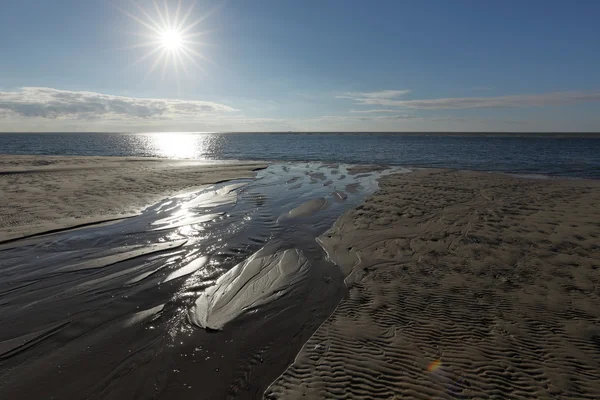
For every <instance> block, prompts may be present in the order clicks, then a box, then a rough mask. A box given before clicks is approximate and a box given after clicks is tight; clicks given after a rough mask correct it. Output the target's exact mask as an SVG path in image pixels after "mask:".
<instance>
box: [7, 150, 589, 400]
mask: <svg viewBox="0 0 600 400" xmlns="http://www.w3.org/2000/svg"><path fill="white" fill-rule="evenodd" d="M11 157H12V156H11ZM24 159H25V158H24ZM7 160H8V161H7ZM56 160H58V161H56V162H54V163H53V164H49V165H47V166H45V167H44V168H54V169H56V170H57V171H53V172H48V171H41V172H39V171H31V170H32V169H35V170H37V169H39V168H42V167H40V166H36V165H35V163H37V162H47V161H48V160H44V158H39V160H38V159H37V158H36V157H30V160H28V161H27V162H28V163H29V164H32V163H33V165H29V166H28V167H24V166H23V165H22V164H23V163H24V161H22V160H18V157H17V159H16V161H14V162H12V164H11V161H10V160H9V158H6V159H5V160H3V161H2V162H3V163H4V164H3V165H4V167H3V168H4V170H7V171H17V172H10V173H6V174H3V175H0V179H6V178H7V177H9V178H10V177H12V178H15V179H14V180H13V181H12V185H13V186H14V187H11V188H10V189H9V190H11V192H10V193H11V194H10V195H11V196H13V197H12V198H13V199H15V198H16V199H18V196H19V194H20V193H21V194H24V195H27V196H30V197H28V199H29V200H30V201H31V202H33V203H34V204H36V206H35V207H32V208H31V210H32V211H31V212H32V213H33V214H32V215H33V217H35V216H36V215H38V214H36V212H37V213H40V214H39V215H41V216H42V217H43V216H44V215H46V218H47V219H46V220H43V223H41V224H36V223H33V224H32V223H30V222H29V220H27V219H20V220H18V219H17V223H13V224H8V225H7V224H5V222H3V221H6V220H5V219H4V220H2V221H0V229H1V230H2V233H3V234H5V233H6V231H7V230H9V231H10V232H9V233H10V234H11V235H13V236H12V237H14V235H16V234H17V232H27V229H30V230H31V229H33V230H34V231H35V229H39V226H47V225H44V224H46V223H47V221H51V222H52V221H53V222H52V223H53V224H57V222H56V221H63V220H62V219H60V218H58V217H57V216H56V215H54V216H52V215H49V213H51V212H52V208H53V207H55V203H57V202H54V201H53V202H51V201H49V199H50V197H39V196H38V197H36V196H35V195H32V194H31V191H32V190H33V189H35V188H36V187H37V185H41V184H43V182H44V181H47V182H54V183H55V185H56V186H57V187H56V188H54V189H52V188H49V190H54V192H51V193H54V194H55V195H56V196H62V197H59V199H60V200H61V201H64V202H66V203H67V204H70V205H71V209H72V210H73V209H77V207H85V206H86V204H85V203H82V202H77V197H78V196H79V195H80V192H79V191H77V190H75V189H73V186H75V185H73V184H72V180H73V179H76V176H81V175H82V174H83V175H85V176H86V177H87V178H86V179H92V178H93V177H94V174H92V172H89V173H88V172H85V170H86V168H80V167H81V165H78V164H82V165H88V164H86V163H88V162H90V160H89V159H85V158H80V160H77V158H70V160H66V158H64V159H62V160H60V159H58V158H57V159H56ZM50 161H53V160H50ZM94 162H103V163H106V176H108V177H106V176H105V172H104V171H105V170H104V169H103V170H102V171H103V172H102V174H99V173H98V171H96V174H95V175H96V178H97V179H99V180H100V182H101V183H93V184H92V185H97V186H92V188H90V187H89V186H88V185H86V182H87V181H84V182H81V181H80V182H81V183H80V184H81V185H83V186H85V187H86V188H87V190H88V191H91V190H92V189H93V190H95V192H94V193H89V194H88V196H90V197H89V198H88V200H89V201H90V202H91V204H93V205H97V206H96V208H91V209H93V210H107V209H108V210H112V209H111V208H110V207H108V206H107V204H109V203H103V201H105V202H106V201H108V202H110V199H108V200H103V197H106V196H104V195H103V193H104V192H103V190H105V188H106V187H107V186H110V185H111V184H112V183H111V182H114V185H113V186H111V188H110V190H112V191H113V193H120V196H122V197H121V199H122V200H123V201H124V203H123V204H127V207H130V208H128V209H130V210H134V209H135V207H143V206H146V205H148V203H146V204H143V205H142V202H143V201H149V202H150V203H151V202H152V201H154V200H152V199H161V198H165V197H167V196H168V195H170V194H173V193H175V192H178V191H180V190H182V186H185V185H190V184H192V185H194V184H201V183H207V182H208V181H209V179H210V178H209V177H212V179H213V180H215V181H221V180H225V179H228V177H229V178H231V177H234V176H235V177H238V176H241V177H250V176H252V175H253V173H252V171H251V170H252V169H254V168H255V165H254V164H252V165H244V166H233V165H229V166H223V165H216V166H211V167H210V168H214V169H213V170H210V171H208V172H207V170H206V169H204V168H209V167H198V166H197V165H190V163H189V162H172V161H164V160H163V161H153V160H144V161H135V162H133V161H129V160H124V159H100V160H96V161H94ZM137 163H140V164H137ZM154 163H156V166H155V164H154ZM13 164H14V165H13ZM55 164H58V165H55ZM123 164H124V165H125V166H123ZM131 164H135V166H132V165H131ZM138 165H139V166H138ZM166 165H169V167H168V168H165V166H166ZM27 168H29V170H27ZM132 168H133V169H132ZM23 169H25V172H22V170H23ZM379 169H380V168H373V167H367V166H359V167H355V168H347V167H345V166H338V165H324V164H314V163H313V164H306V165H303V164H298V163H296V164H293V163H289V164H281V165H278V164H275V165H272V166H269V168H268V169H266V170H262V171H259V172H258V174H257V177H256V179H254V180H252V179H241V180H236V181H234V182H227V183H222V184H218V185H214V186H212V187H208V188H206V189H204V190H202V191H200V192H196V193H190V194H189V195H184V196H179V197H171V198H168V199H166V200H163V201H162V202H159V203H157V204H155V205H154V206H152V207H150V208H148V209H146V210H145V211H144V212H142V213H141V214H139V215H138V216H136V217H133V218H130V219H127V220H121V221H119V222H117V223H114V224H111V225H107V226H94V227H91V228H86V229H82V230H78V231H65V232H63V233H60V234H54V235H48V236H42V237H34V238H31V239H25V240H20V241H14V242H11V243H7V244H4V245H1V246H0V255H1V256H3V258H2V260H3V261H4V263H3V264H4V265H3V269H2V271H1V274H0V305H1V306H2V307H0V322H1V323H2V324H3V325H4V326H6V327H10V329H4V330H2V332H1V333H0V397H1V398H4V397H6V398H14V399H20V398H40V397H50V396H53V397H54V398H57V399H61V398H77V396H80V397H81V398H97V399H102V398H116V399H121V398H123V399H131V398H140V399H146V398H165V399H171V398H201V399H216V398H261V397H263V396H264V397H267V398H285V399H287V398H381V399H389V398H420V399H429V398H443V399H451V398H494V397H495V398H590V399H591V398H598V397H599V396H600V384H599V383H598V380H597V378H596V377H597V376H598V375H600V362H599V361H598V360H600V324H599V322H598V321H600V276H599V275H598V270H597V268H598V266H600V245H599V243H600V209H599V208H598V204H600V182H598V181H586V180H538V179H522V178H515V177H510V176H507V175H500V174H486V173H475V172H460V171H444V170H424V171H417V172H410V173H404V174H394V175H387V176H384V177H381V178H380V179H379V182H380V184H379V186H380V189H379V190H378V191H377V192H376V194H375V195H373V196H371V197H369V198H368V199H367V200H366V201H365V202H364V203H362V201H363V199H364V196H365V195H366V194H368V193H370V191H372V190H375V187H376V186H374V184H375V179H376V178H377V177H379V176H381V175H378V174H379V172H381V171H379ZM19 171H21V172H19ZM123 171H129V172H127V174H132V173H133V172H131V171H136V172H135V173H136V174H137V175H135V176H138V177H140V179H141V177H145V178H144V180H145V182H148V183H149V185H148V187H149V188H150V189H148V188H146V186H145V185H144V184H142V183H140V184H139V185H138V186H137V187H136V186H134V188H136V189H135V190H136V193H137V194H136V195H132V196H130V195H129V194H128V193H127V192H128V189H127V188H128V187H129V186H127V185H126V184H124V183H119V182H121V181H122V180H123V179H124V178H125V177H124V176H123ZM219 171H221V172H219ZM388 172H389V171H388ZM402 172H407V171H402ZM213 173H214V174H213ZM37 174H41V176H39V177H37ZM63 174H67V175H68V176H69V177H70V178H60V177H61V176H62V175H63ZM155 174H159V175H158V176H156V175H155ZM163 174H167V175H163ZM169 174H170V175H169ZM211 174H212V175H211ZM98 175H100V176H98ZM129 176H131V175H129ZM177 176H179V178H177ZM182 176H183V177H182ZM185 176H187V177H189V178H191V180H185ZM19 177H20V178H19ZM34 178H35V179H37V180H35V179H34ZM167 178H168V179H167ZM202 179H204V180H202ZM169 180H170V181H169ZM198 181H200V182H198ZM329 181H331V182H332V183H331V184H330V185H324V183H325V182H329ZM19 185H21V186H19ZM28 185H29V186H28ZM60 185H65V188H64V189H63V188H61V187H60ZM0 187H2V188H4V187H5V186H0ZM15 187H17V188H19V189H15ZM185 187H189V186H185ZM350 189H351V190H350ZM41 190H43V189H41ZM116 190H120V192H115V191H116ZM160 190H166V191H167V193H169V194H168V195H165V194H164V193H165V192H163V193H160ZM144 196H146V197H144ZM143 199H146V200H143ZM113 200H114V199H113ZM22 203H24V202H22ZM361 203H362V204H361ZM13 204H15V203H13ZM21 206H22V207H27V206H29V205H28V204H22V205H21ZM107 207H108V208H107ZM127 207H125V208H127ZM352 208H353V209H352ZM60 209H61V208H60V207H59V210H60ZM348 209H351V210H350V211H347V212H346V213H345V214H344V215H343V216H342V217H341V218H339V219H338V220H337V222H335V225H333V227H332V224H333V223H334V221H335V220H336V218H338V216H340V215H342V213H343V212H344V211H345V210H348ZM2 210H3V212H6V210H7V208H2ZM40 210H45V211H44V212H41V211H40ZM88 210H90V208H88ZM138 211H139V210H138ZM44 213H45V214H44ZM83 214H85V211H80V215H83ZM58 215H61V214H58ZM101 215H102V216H105V215H113V214H111V213H110V212H106V213H105V214H101ZM118 215H120V214H118ZM33 217H31V218H33ZM13 218H17V217H13ZM61 218H62V217H61ZM19 227H20V228H19ZM36 227H37V228H36ZM329 227H331V229H329ZM19 229H21V230H19ZM328 229H329V230H328ZM316 236H319V238H318V242H319V243H317V241H315V237H316ZM321 246H322V247H323V248H324V249H325V251H326V254H325V253H324V251H323V249H322V248H321ZM203 328H206V329H203ZM290 364H291V365H290ZM31 382H35V385H32V384H31Z"/></svg>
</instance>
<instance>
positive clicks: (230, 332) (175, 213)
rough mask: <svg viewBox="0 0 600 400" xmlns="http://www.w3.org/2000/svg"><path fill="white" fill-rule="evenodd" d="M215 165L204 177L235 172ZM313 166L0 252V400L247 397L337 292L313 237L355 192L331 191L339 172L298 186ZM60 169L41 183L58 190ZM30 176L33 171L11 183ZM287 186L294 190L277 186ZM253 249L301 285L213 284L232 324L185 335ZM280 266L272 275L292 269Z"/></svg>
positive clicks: (256, 393)
mask: <svg viewBox="0 0 600 400" xmlns="http://www.w3.org/2000/svg"><path fill="white" fill-rule="evenodd" d="M60 162H62V163H63V164H69V163H73V162H74V161H73V160H68V159H67V160H62V161H60ZM90 162H92V163H93V161H91V160H90ZM102 162H104V163H106V162H108V161H106V160H102ZM119 162H120V163H121V164H127V162H126V161H123V160H120V161H119ZM142 163H143V162H142ZM121 164H120V165H121ZM135 165H139V164H135ZM119 168H124V169H125V170H127V167H126V166H123V165H121V166H120V167H119ZM186 168H187V167H186ZM228 168H229V169H227V170H225V171H224V172H225V174H224V176H222V177H219V176H217V177H216V179H217V180H223V179H222V178H224V177H227V176H231V175H228V174H232V173H236V174H237V173H239V172H240V169H236V167H233V166H229V167H228ZM241 168H246V167H241ZM315 168H320V165H318V164H315V165H312V164H307V165H292V164H290V165H273V166H270V167H269V168H268V169H265V170H262V171H260V172H259V173H258V176H257V178H256V179H255V180H252V179H242V180H235V181H232V182H224V183H220V184H218V185H215V186H214V187H208V188H206V189H204V190H203V191H201V192H197V193H190V194H187V195H183V196H178V197H173V198H168V199H165V200H163V201H161V202H159V203H157V204H156V205H154V206H151V207H149V208H148V209H146V210H145V211H143V212H142V213H140V214H139V215H137V216H135V217H132V218H128V219H122V220H118V221H113V222H112V223H110V224H98V225H90V226H88V227H85V228H81V229H64V230H62V231H59V232H56V233H53V234H47V235H42V236H31V237H29V238H27V239H23V240H13V241H10V242H5V243H4V244H0V254H1V255H2V256H3V261H4V263H3V266H2V270H1V272H2V275H0V303H1V304H2V308H0V321H1V322H2V324H3V325H4V326H5V327H6V329H3V330H2V331H1V332H0V382H1V383H2V384H1V385H0V398H10V399H30V398H44V397H52V398H57V399H72V398H98V399H100V398H101V399H105V398H106V399H108V398H110V399H131V398H139V399H147V398H161V399H172V398H189V397H192V398H203V399H204V398H206V399H220V398H260V397H261V396H262V393H263V392H264V390H265V389H266V388H267V387H268V385H269V384H270V383H271V382H272V381H273V380H274V379H276V378H277V376H278V375H279V374H280V373H281V372H282V371H283V370H285V368H286V367H287V366H288V365H289V364H290V363H291V362H292V361H293V360H294V357H295V356H296V354H297V353H298V351H299V350H300V348H301V346H302V345H303V344H304V343H305V342H306V340H308V338H309V337H310V335H311V334H312V333H313V332H314V331H315V330H316V329H317V328H318V326H319V325H320V324H321V323H322V322H323V321H324V320H325V319H326V318H327V317H328V316H329V315H330V314H331V313H332V312H333V310H334V309H335V307H336V306H337V304H338V303H339V301H340V300H341V299H342V298H343V296H344V294H345V292H346V288H345V286H344V284H343V278H344V276H343V274H342V273H341V271H340V270H339V268H337V267H336V266H335V265H333V264H332V263H330V262H328V261H326V260H325V254H324V252H323V250H322V249H321V247H320V246H319V245H318V243H317V242H316V241H315V237H316V236H317V235H319V234H321V233H323V232H324V231H325V230H327V229H328V228H329V227H330V226H331V225H332V224H333V223H334V221H335V220H336V219H337V218H338V217H339V216H340V215H342V213H343V212H344V210H347V209H348V208H351V207H352V206H356V205H358V204H360V202H361V201H362V200H363V198H364V195H363V194H361V193H358V192H356V193H354V194H343V195H342V192H341V190H343V188H344V187H345V185H348V184H351V182H355V181H356V180H355V178H352V177H350V176H349V177H348V178H347V179H345V180H341V181H340V182H339V183H338V184H337V185H333V184H332V185H331V186H327V187H326V186H323V185H322V184H321V183H320V182H317V183H312V181H313V178H311V177H310V176H309V175H307V174H305V171H306V170H308V171H310V170H312V169H315ZM339 168H341V169H342V170H345V168H343V167H339ZM176 171H178V172H181V170H177V169H176V170H175V171H173V172H172V173H176ZM232 171H234V172H232ZM320 171H321V172H319V174H320V175H322V176H323V177H326V176H327V177H329V178H331V175H332V171H330V169H328V168H322V169H320ZM62 173H64V171H62V170H61V171H53V172H52V173H50V174H51V175H49V176H51V177H52V179H54V182H60V181H61V179H62V178H61V177H60V174H62ZM69 173H72V170H69ZM117 173H118V172H117V171H115V170H114V169H113V170H110V169H109V174H113V175H114V174H117ZM145 173H146V174H147V175H146V179H152V173H151V172H149V171H146V172H145ZM30 174H33V175H35V174H38V172H31V173H29V172H19V173H18V174H14V175H11V176H21V177H22V179H25V180H26V182H28V180H29V179H30V178H31V177H32V176H33V175H31V176H30ZM44 174H49V173H46V172H44ZM361 179H362V181H360V182H361V185H360V187H362V188H365V187H369V186H371V189H370V190H374V189H375V186H374V180H373V179H371V178H370V177H364V178H361ZM290 181H291V182H292V184H300V185H302V190H299V188H298V189H292V190H288V189H289V187H290V184H287V183H286V182H290ZM181 182H183V181H180V183H181ZM17 183H18V182H17ZM191 183H192V181H188V184H191ZM17 186H18V185H17ZM192 187H193V186H192ZM113 190H118V187H116V188H113ZM67 191H68V190H67ZM97 196H98V197H101V193H98V194H97ZM334 196H337V201H332V200H333V198H334ZM328 199H329V200H328ZM36 204H37V206H36V207H37V208H38V209H39V208H43V207H46V208H47V209H48V210H51V208H52V204H44V201H43V199H38V200H37V203H36ZM78 205H79V207H81V206H82V205H84V204H83V203H78ZM92 205H93V204H92ZM72 206H73V205H72ZM93 210H94V208H93V207H91V208H88V209H87V210H86V209H85V208H83V209H77V210H76V211H77V212H78V213H82V214H85V213H86V212H92V211H93ZM259 249H262V250H260V251H262V252H266V254H267V255H269V254H271V252H273V253H272V254H277V252H278V251H279V250H280V249H281V250H285V251H287V250H288V249H289V250H290V251H292V250H293V251H297V252H298V254H300V255H301V259H302V260H304V261H303V265H304V267H303V268H302V271H303V274H302V276H301V279H295V276H290V274H285V273H284V274H275V275H273V274H272V273H270V272H269V270H268V269H265V270H264V271H263V272H264V278H265V279H266V280H265V279H262V278H261V277H260V274H256V276H252V277H251V278H252V279H249V280H248V281H247V283H244V282H243V281H242V283H240V284H239V285H237V286H236V287H235V288H234V289H231V290H230V289H229V288H226V289H227V290H229V292H227V291H226V293H225V295H224V296H225V297H227V296H230V295H231V297H232V300H230V303H231V304H234V305H235V307H238V309H237V311H236V310H234V311H235V312H233V313H232V315H233V317H234V318H233V319H230V318H226V319H225V324H224V325H223V324H220V323H219V324H217V323H215V322H214V319H213V322H211V323H209V324H208V327H209V328H211V329H208V330H205V329H201V328H200V327H199V326H197V325H200V324H199V323H198V321H197V320H196V319H194V318H193V317H194V316H195V315H196V314H195V313H196V311H197V310H196V308H197V303H198V299H200V298H202V296H203V294H204V293H209V290H207V289H209V288H211V287H216V286H217V283H218V282H219V281H218V280H217V279H221V278H223V277H225V276H227V273H226V272H227V271H228V270H233V269H232V267H234V266H235V265H236V264H238V263H243V262H244V260H247V259H248V258H249V257H251V256H253V255H254V254H257V253H256V252H257V251H258V250H259ZM265 249H266V250H265ZM286 260H287V261H285V263H282V264H281V265H279V264H278V265H276V268H275V269H274V270H273V271H275V272H277V269H278V268H280V269H281V271H294V270H295V269H294V265H290V264H289V263H290V262H291V263H294V259H293V258H292V259H286ZM240 265H242V264H240ZM263 272H261V273H263ZM252 274H255V273H254V272H253V273H252ZM292 275H293V274H292ZM240 276H241V275H240ZM274 276H279V277H280V278H278V279H276V280H273V281H272V279H274V278H273V277H274ZM256 277H258V278H261V279H262V280H260V279H259V280H256V279H254V278H256ZM261 282H262V283H261ZM259 283H260V284H259ZM240 285H241V286H240ZM225 306H226V307H225V309H228V308H227V307H229V305H228V304H225ZM229 309H230V308H229ZM215 312H216V313H218V308H217V309H216V311H214V312H211V313H212V314H214V313H215ZM219 320H220V319H219ZM215 329H218V331H215ZM31 382H35V385H32V384H31Z"/></svg>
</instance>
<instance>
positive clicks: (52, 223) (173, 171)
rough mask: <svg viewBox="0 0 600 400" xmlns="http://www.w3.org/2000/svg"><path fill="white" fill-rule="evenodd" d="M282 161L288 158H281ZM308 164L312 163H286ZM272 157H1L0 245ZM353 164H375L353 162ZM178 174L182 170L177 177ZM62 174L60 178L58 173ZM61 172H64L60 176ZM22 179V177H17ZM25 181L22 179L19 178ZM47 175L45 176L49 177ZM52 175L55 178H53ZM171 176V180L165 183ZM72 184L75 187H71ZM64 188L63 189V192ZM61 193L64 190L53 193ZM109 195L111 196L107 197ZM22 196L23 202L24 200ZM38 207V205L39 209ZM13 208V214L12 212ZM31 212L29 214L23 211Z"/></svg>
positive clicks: (88, 221)
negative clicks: (50, 201)
mask: <svg viewBox="0 0 600 400" xmlns="http://www.w3.org/2000/svg"><path fill="white" fill-rule="evenodd" d="M286 162H287V161H286ZM289 162H293V163H295V162H311V161H289ZM271 163H273V161H260V160H249V161H228V160H221V161H213V160H192V159H189V160H188V159H181V160H176V159H169V158H155V157H118V156H44V155H2V157H0V187H4V188H5V189H4V190H2V191H0V193H1V194H2V197H3V199H4V203H3V204H2V205H0V243H6V242H12V241H15V240H18V239H19V238H27V237H31V236H37V235H43V234H47V233H53V232H56V231H60V230H65V229H71V228H78V227H85V226H87V225H93V224H98V223H102V222H104V221H110V220H118V219H121V218H129V217H133V216H135V215H138V214H139V213H140V212H141V211H142V210H144V209H145V208H146V207H148V206H151V205H152V204H155V203H157V202H158V201H160V200H162V199H165V198H167V197H171V196H174V195H177V194H180V193H182V192H185V191H192V190H200V189H202V188H203V187H205V186H206V185H210V184H216V183H221V182H223V181H228V180H233V179H247V178H253V177H254V176H255V174H254V172H255V171H257V170H259V169H263V168H266V167H267V166H268V165H269V164H271ZM352 165H357V166H368V165H371V166H373V165H376V166H377V167H381V166H380V165H379V164H352ZM405 168H409V169H411V170H412V171H413V172H418V171H435V170H439V169H441V168H429V167H405ZM98 169H101V170H102V172H103V174H106V172H107V170H108V171H112V172H115V173H114V174H112V175H111V176H109V177H104V178H102V177H99V176H96V174H95V172H96V171H97V170H98ZM443 169H444V170H449V171H454V172H461V171H467V172H469V171H471V172H474V173H483V174H492V175H503V176H509V177H514V178H517V179H525V180H548V181H562V180H567V181H590V182H600V180H596V179H593V178H579V177H567V176H556V175H550V174H533V173H517V172H501V171H476V170H462V169H458V168H457V169H454V168H443ZM177 173H182V174H187V175H188V176H186V177H183V178H182V177H178V176H177ZM61 174H62V176H61ZM127 174H130V175H131V176H129V177H127V178H126V179H127V181H128V182H127V184H130V185H133V186H135V181H136V180H148V182H146V183H149V184H150V185H152V187H148V186H146V187H141V185H137V187H135V188H133V191H134V192H136V193H135V196H133V195H131V194H128V193H127V191H128V189H129V188H128V187H126V185H123V184H122V183H123V182H121V185H120V186H119V187H118V188H117V189H116V190H115V191H113V193H110V194H109V196H102V195H101V194H100V193H98V192H99V191H100V190H101V188H100V187H99V185H96V187H92V188H82V187H83V186H84V185H85V184H86V183H87V182H86V180H88V179H90V178H91V177H94V178H95V181H96V182H95V183H97V184H102V183H101V182H100V181H101V180H103V181H104V184H105V185H111V184H113V185H114V179H115V178H117V179H122V178H123V175H127ZM65 175H66V176H65ZM20 178H23V179H20ZM26 178H28V179H27V182H26V183H25V182H20V180H21V181H22V180H24V179H26ZM48 178H49V179H48ZM52 179H56V180H57V181H56V182H52ZM170 180H174V181H173V182H169V181H170ZM40 185H45V186H46V187H48V188H49V189H50V190H49V192H50V197H52V196H54V198H55V199H56V200H57V202H59V203H61V202H65V201H67V202H69V201H70V202H71V203H78V204H69V205H67V206H66V207H64V208H59V209H56V208H53V209H52V210H48V209H43V206H42V207H41V206H40V202H43V201H42V199H41V196H42V195H46V194H47V193H46V192H45V191H44V190H42V191H40V190H36V189H35V188H36V186H40ZM73 186H76V187H73ZM65 187H68V190H67V192H64V190H65ZM82 191H84V192H86V193H85V195H86V196H87V197H88V198H92V200H93V201H92V203H93V204H85V202H84V201H74V200H75V199H74V197H75V196H78V195H80V194H81V192H82ZM58 192H63V193H58ZM111 196H112V198H113V200H111ZM23 200H25V201H26V202H27V204H25V205H24V204H23V203H22V201H23ZM40 208H42V209H40ZM11 209H16V210H18V212H14V211H11ZM31 213H33V214H34V215H33V216H30V215H28V214H31Z"/></svg>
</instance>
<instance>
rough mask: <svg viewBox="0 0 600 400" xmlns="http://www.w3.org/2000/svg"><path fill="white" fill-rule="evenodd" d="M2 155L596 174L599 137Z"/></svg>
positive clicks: (21, 146)
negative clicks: (327, 163)
mask: <svg viewBox="0 0 600 400" xmlns="http://www.w3.org/2000/svg"><path fill="white" fill-rule="evenodd" d="M0 154H40V155H78V156H135V157H162V158H178V159H196V160H206V161H219V160H228V161H231V160H264V161H321V162H337V163H345V164H387V165H395V166H402V167H408V168H419V167H422V168H453V169H466V170H478V171H490V172H505V173H511V174H518V175H525V176H530V177H539V178H544V177H563V178H564V177H569V178H591V179H600V137H568V134H565V135H563V136H545V135H539V134H535V135H531V134H518V133H514V134H503V135H494V134H464V135H461V134H451V135H450V134H433V133H432V134H405V133H402V134H394V133H369V132H364V133H343V132H341V133H292V132H282V133H260V132H257V133H200V132H198V133H179V132H154V133H2V134H0Z"/></svg>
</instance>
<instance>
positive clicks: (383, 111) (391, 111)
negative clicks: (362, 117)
mask: <svg viewBox="0 0 600 400" xmlns="http://www.w3.org/2000/svg"><path fill="white" fill-rule="evenodd" d="M350 112H351V113H357V114H375V113H397V112H398V110H351V111H350Z"/></svg>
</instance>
